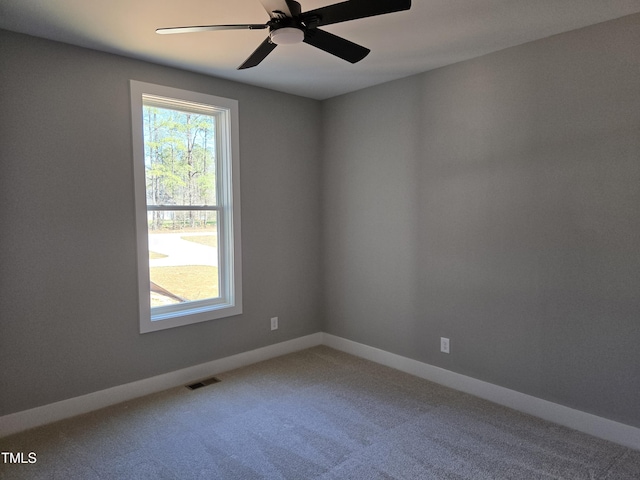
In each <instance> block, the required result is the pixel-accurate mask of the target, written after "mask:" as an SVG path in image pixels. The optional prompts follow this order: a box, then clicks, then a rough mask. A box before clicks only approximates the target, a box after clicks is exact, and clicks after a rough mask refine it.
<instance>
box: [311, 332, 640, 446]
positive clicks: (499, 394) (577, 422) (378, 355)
mask: <svg viewBox="0 0 640 480" xmlns="http://www.w3.org/2000/svg"><path fill="white" fill-rule="evenodd" d="M322 343H323V344H324V345H326V346H328V347H332V348H335V349H336V350H341V351H343V352H346V353H350V354H352V355H355V356H358V357H361V358H365V359H367V360H371V361H373V362H376V363H379V364H381V365H386V366H388V367H392V368H395V369H397V370H400V371H402V372H405V373H409V374H411V375H415V376H417V377H420V378H424V379H425V380H430V381H432V382H435V383H438V384H440V385H444V386H447V387H450V388H453V389H455V390H459V391H461V392H465V393H469V394H471V395H475V396H476V397H480V398H484V399H485V400H489V401H491V402H494V403H497V404H499V405H504V406H505V407H509V408H512V409H514V410H518V411H520V412H524V413H528V414H530V415H533V416H535V417H538V418H542V419H544V420H548V421H550V422H554V423H557V424H559V425H563V426H565V427H569V428H572V429H574V430H578V431H580V432H583V433H587V434H589V435H593V436H594V437H599V438H602V439H605V440H609V441H612V442H615V443H618V444H620V445H624V446H625V447H630V448H634V449H636V450H640V428H636V427H632V426H630V425H625V424H623V423H619V422H616V421H613V420H608V419H606V418H602V417H598V416H596V415H592V414H590V413H586V412H583V411H580V410H575V409H573V408H569V407H565V406H564V405H560V404H557V403H553V402H549V401H547V400H542V399H540V398H537V397H533V396H531V395H525V394H523V393H520V392H516V391H515V390H510V389H508V388H504V387H500V386H498V385H494V384H491V383H488V382H484V381H482V380H478V379H475V378H472V377H467V376H465V375H461V374H459V373H455V372H451V371H449V370H445V369H443V368H439V367H435V366H433V365H429V364H427V363H423V362H419V361H417V360H412V359H410V358H407V357H402V356H400V355H396V354H394V353H390V352H387V351H384V350H380V349H378V348H375V347H370V346H368V345H364V344H362V343H357V342H354V341H351V340H347V339H344V338H341V337H337V336H335V335H331V334H328V333H325V334H323V340H322Z"/></svg>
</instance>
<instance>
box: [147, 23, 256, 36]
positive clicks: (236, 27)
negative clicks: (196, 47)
mask: <svg viewBox="0 0 640 480" xmlns="http://www.w3.org/2000/svg"><path fill="white" fill-rule="evenodd" d="M265 28H268V25H264V24H251V25H199V26H198V25H194V26H191V27H169V28H158V29H156V33H160V34H162V35H166V34H171V33H194V32H211V31H215V30H262V29H265Z"/></svg>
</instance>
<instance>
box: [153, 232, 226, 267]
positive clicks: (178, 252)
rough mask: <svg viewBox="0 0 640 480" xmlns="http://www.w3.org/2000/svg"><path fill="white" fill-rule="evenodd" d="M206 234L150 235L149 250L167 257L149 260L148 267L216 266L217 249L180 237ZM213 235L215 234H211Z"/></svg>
mask: <svg viewBox="0 0 640 480" xmlns="http://www.w3.org/2000/svg"><path fill="white" fill-rule="evenodd" d="M202 235H208V234H207V233H150V234H149V250H150V251H152V252H156V253H161V254H163V255H167V257H165V258H156V259H150V260H149V266H150V267H172V266H179V265H210V266H213V267H217V266H218V249H217V248H215V247H208V246H206V245H202V244H200V243H196V242H190V241H188V240H183V239H182V237H188V236H202ZM211 235H215V234H211Z"/></svg>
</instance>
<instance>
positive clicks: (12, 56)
mask: <svg viewBox="0 0 640 480" xmlns="http://www.w3.org/2000/svg"><path fill="white" fill-rule="evenodd" d="M0 65H1V67H0V229H1V233H0V235H1V236H0V317H1V319H0V415H4V414H8V413H12V412H16V411H21V410H25V409H28V408H32V407H35V406H39V405H44V404H48V403H51V402H55V401H58V400H62V399H66V398H70V397H74V396H78V395H82V394H86V393H89V392H93V391H96V390H101V389H104V388H108V387H111V386H114V385H120V384H124V383H127V382H131V381H135V380H139V379H142V378H147V377H150V376H153V375H157V374H161V373H165V372H169V371H172V370H176V369H180V368H184V367H187V366H190V365H195V364H199V363H202V362H206V361H209V360H214V359H216V358H220V357H225V356H228V355H232V354H235V353H239V352H243V351H247V350H251V349H254V348H258V347H262V346H265V345H268V344H273V343H277V342H281V341H284V340H288V339H291V338H296V337H300V336H303V335H306V334H310V333H315V332H318V331H320V330H321V312H322V309H321V296H320V291H321V288H320V282H321V276H320V272H321V270H320V258H319V256H318V254H317V252H318V250H319V248H320V226H319V224H318V221H317V219H318V217H319V216H320V211H321V210H320V182H319V177H320V172H319V169H320V163H319V154H318V153H316V152H318V151H319V149H320V136H319V132H320V121H321V115H320V103H319V102H317V101H315V100H308V99H304V98H300V97H294V96H290V95H285V94H281V93H276V92H273V91H269V90H264V89H259V88H255V87H249V86H245V85H240V84H236V83H232V82H228V81H223V80H218V79H213V78H209V77H206V76H202V75H196V74H191V73H186V72H183V71H180V70H174V69H170V68H165V67H160V66H157V65H152V64H147V63H144V62H140V61H135V60H130V59H127V58H123V57H118V56H114V55H109V54H104V53H99V52H95V51H90V50H86V49H82V48H77V47H72V46H69V45H64V44H60V43H54V42H50V41H46V40H41V39H36V38H33V37H28V36H24V35H19V34H14V33H9V32H4V31H0ZM130 79H136V80H140V81H146V82H151V83H158V84H162V85H167V86H172V87H177V88H183V89H189V90H194V91H198V92H204V93H209V94H213V95H218V96H223V97H229V98H235V99H237V100H238V101H239V105H240V155H241V159H240V161H241V191H242V249H243V250H242V253H243V273H244V314H243V315H240V316H236V317H232V318H227V319H224V320H218V321H213V322H205V323H200V324H197V325H191V326H187V327H180V328H174V329H170V330H165V331H161V332H155V333H149V334H144V335H140V334H139V333H138V310H137V309H138V307H137V295H138V292H137V287H136V285H137V283H136V275H137V273H136V252H135V245H136V243H135V236H134V206H133V205H134V204H133V174H132V146H131V119H130V117H131V112H130V101H129V80H130ZM292 139H298V140H300V143H298V144H295V143H292ZM298 146H301V148H297V147H298ZM272 316H279V318H280V328H279V330H277V331H276V332H271V331H270V323H269V318H270V317H272Z"/></svg>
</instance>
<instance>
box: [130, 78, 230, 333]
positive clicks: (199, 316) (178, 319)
mask: <svg viewBox="0 0 640 480" xmlns="http://www.w3.org/2000/svg"><path fill="white" fill-rule="evenodd" d="M130 87H131V115H132V133H133V177H134V185H135V211H136V236H137V254H138V297H139V312H140V333H147V332H154V331H157V330H164V329H167V328H173V327H180V326H183V325H190V324H193V323H198V322H205V321H208V320H215V319H219V318H225V317H230V316H232V315H238V314H240V313H242V256H241V239H240V160H239V134H238V132H239V120H238V101H237V100H233V99H229V98H222V97H216V96H213V95H208V94H204V93H196V92H191V91H188V90H181V89H177V88H172V87H165V86H162V85H155V84H151V83H145V82H139V81H136V80H131V82H130ZM143 95H145V96H154V97H160V98H163V99H170V100H171V101H175V102H176V104H177V103H178V102H187V104H198V110H199V113H202V110H201V108H204V109H207V113H208V114H211V115H214V116H216V117H217V118H218V119H219V120H222V121H217V122H216V124H217V125H221V127H217V130H216V136H217V139H218V141H217V142H216V145H217V149H218V151H217V152H216V157H217V162H218V163H217V170H216V177H217V178H216V179H217V182H218V183H217V185H218V188H219V192H220V194H219V198H220V204H219V206H218V208H216V211H217V212H218V223H219V224H220V225H219V238H218V252H219V272H220V285H219V291H220V298H217V299H207V300H201V301H194V302H185V303H180V304H176V305H171V306H168V307H153V308H152V307H151V303H150V286H149V238H148V235H149V230H148V224H147V211H148V210H147V200H146V197H147V196H146V179H145V154H144V130H143V126H144V121H143ZM186 108H187V109H189V106H188V105H187V107H186ZM194 111H195V110H194Z"/></svg>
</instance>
